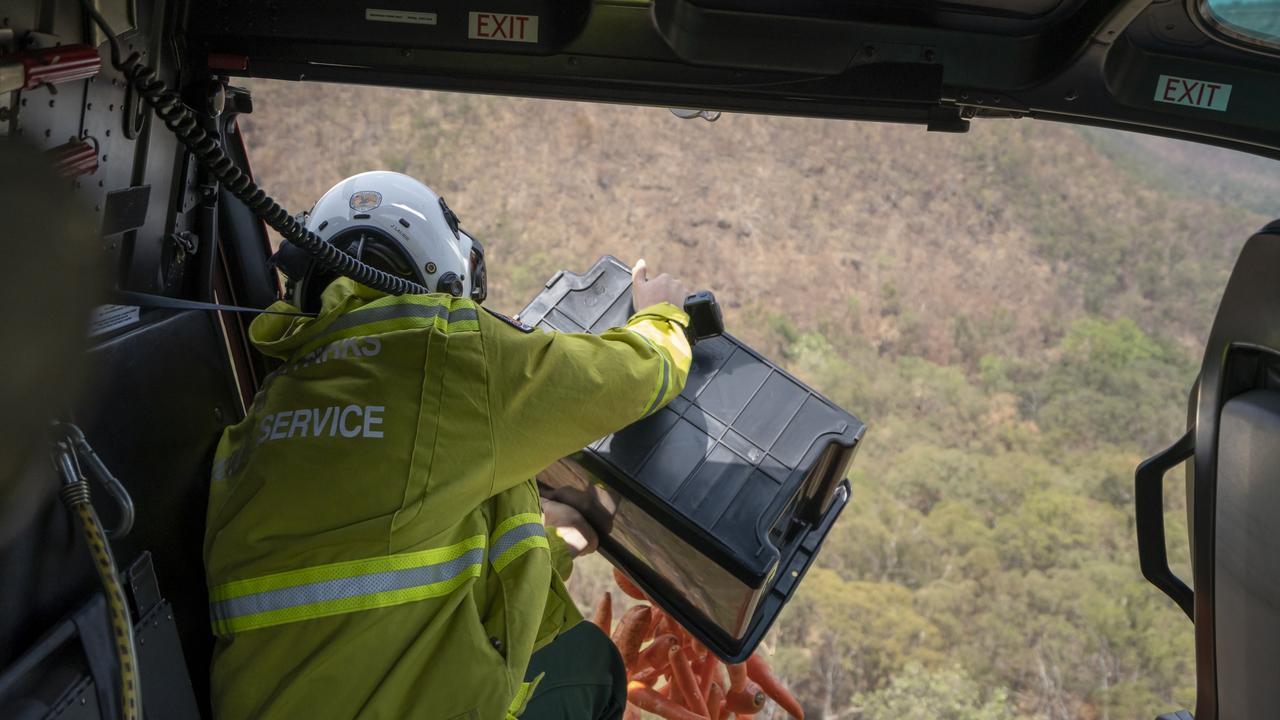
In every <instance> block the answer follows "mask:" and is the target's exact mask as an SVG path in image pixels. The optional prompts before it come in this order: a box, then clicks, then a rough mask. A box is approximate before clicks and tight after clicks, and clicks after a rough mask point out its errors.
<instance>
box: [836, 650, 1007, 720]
mask: <svg viewBox="0 0 1280 720" xmlns="http://www.w3.org/2000/svg"><path fill="white" fill-rule="evenodd" d="M1008 698H1009V693H1008V691H1007V690H1005V689H1004V688H986V689H984V688H982V687H980V686H979V685H978V683H976V682H974V681H973V679H972V678H970V677H968V676H967V675H965V674H964V673H963V672H962V671H961V670H959V669H958V668H955V669H946V670H927V669H925V668H924V667H922V666H921V665H919V664H915V663H912V664H910V665H907V666H906V667H905V668H903V670H902V671H901V672H900V673H898V674H897V675H895V676H894V678H893V681H892V682H890V683H889V685H888V686H887V687H884V688H881V689H880V690H876V691H875V692H870V693H863V694H860V695H858V696H857V697H856V698H854V705H855V706H856V707H857V708H858V711H859V712H858V714H857V715H856V717H857V718H858V720H1014V718H1015V715H1014V712H1013V710H1012V709H1011V708H1010V707H1009V700H1008Z"/></svg>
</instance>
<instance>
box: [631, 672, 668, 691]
mask: <svg viewBox="0 0 1280 720" xmlns="http://www.w3.org/2000/svg"><path fill="white" fill-rule="evenodd" d="M660 677H662V675H661V674H660V673H659V672H658V671H657V670H656V669H655V668H645V669H644V670H641V671H640V672H637V673H636V674H634V675H632V676H631V678H630V679H631V680H634V681H635V682H638V683H644V684H645V685H648V686H649V687H653V684H654V683H655V682H657V681H658V678H660Z"/></svg>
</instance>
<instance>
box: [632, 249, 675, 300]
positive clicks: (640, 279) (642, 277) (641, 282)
mask: <svg viewBox="0 0 1280 720" xmlns="http://www.w3.org/2000/svg"><path fill="white" fill-rule="evenodd" d="M687 297H689V289H688V288H686V287H685V286H684V283H682V282H680V281H679V280H677V279H675V278H673V277H671V276H670V275H668V274H667V273H662V274H661V275H659V276H658V277H656V278H653V279H652V280H650V279H649V268H648V266H647V265H645V262H644V259H643V258H641V259H640V260H638V261H636V266H635V267H634V268H632V269H631V304H632V305H633V306H634V307H635V309H636V310H642V309H644V308H647V307H649V306H650V305H657V304H658V303H660V302H669V303H671V304H672V305H675V306H676V307H678V308H683V307H684V299H685V298H687Z"/></svg>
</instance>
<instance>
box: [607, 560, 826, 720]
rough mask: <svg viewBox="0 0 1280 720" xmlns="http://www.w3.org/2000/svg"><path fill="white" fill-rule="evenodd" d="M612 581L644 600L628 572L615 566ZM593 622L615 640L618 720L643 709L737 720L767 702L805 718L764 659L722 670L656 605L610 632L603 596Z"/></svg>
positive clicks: (636, 611)
mask: <svg viewBox="0 0 1280 720" xmlns="http://www.w3.org/2000/svg"><path fill="white" fill-rule="evenodd" d="M613 577H614V580H616V581H617V583H618V587H619V588H620V589H621V590H622V591H623V592H624V593H626V594H627V595H630V596H631V597H633V598H635V599H637V600H647V599H648V598H646V597H645V594H644V592H643V591H641V590H640V588H639V587H637V586H636V585H635V583H633V582H631V580H630V579H629V578H627V576H626V575H623V574H622V573H621V572H619V571H618V570H616V569H615V570H614V571H613ZM592 622H594V623H595V624H596V625H597V626H598V627H599V628H600V629H601V630H603V631H604V632H605V634H606V635H609V636H610V637H611V638H613V643H614V644H615V645H617V646H618V652H620V653H621V654H622V661H623V663H624V664H625V665H626V667H627V711H626V714H625V715H623V719H624V720H639V718H640V711H641V710H644V711H645V712H650V713H653V714H654V715H657V716H658V717H660V718H664V719H665V720H728V719H729V718H731V717H732V718H735V720H736V718H741V717H746V716H750V715H755V714H756V713H758V712H760V710H761V709H762V708H763V707H764V704H765V702H766V699H767V698H772V699H773V701H774V702H776V703H778V706H779V707H781V708H782V709H783V710H785V711H786V712H787V713H788V714H790V715H791V716H792V717H795V718H800V720H803V718H804V709H803V708H802V707H800V703H799V702H797V701H796V699H795V697H794V696H793V695H792V694H791V692H790V691H788V690H787V688H786V687H784V686H783V685H782V683H781V682H779V680H778V679H777V678H776V677H775V676H774V674H773V671H772V670H771V669H770V668H769V665H768V663H766V662H765V660H764V658H762V657H760V656H759V655H758V654H756V655H752V656H751V657H750V658H749V659H748V660H747V661H746V662H744V663H739V664H734V665H725V664H724V663H722V662H721V661H720V659H719V658H717V657H716V656H715V654H714V653H712V652H710V651H709V650H707V648H706V647H705V646H703V644H702V643H700V642H698V641H697V640H695V639H694V638H693V637H692V636H691V635H690V634H689V633H688V631H686V630H685V629H684V628H683V627H681V626H680V624H679V623H677V622H676V621H675V620H673V619H672V618H671V617H670V616H668V615H667V614H666V613H664V612H662V611H661V610H659V609H658V608H657V607H656V606H654V605H636V606H635V607H633V608H631V609H630V610H628V611H627V612H626V613H624V614H623V616H622V617H621V618H620V619H619V620H618V623H617V626H616V627H614V626H613V596H612V595H611V594H610V593H607V592H606V593H605V594H604V596H603V597H601V598H600V602H599V604H597V605H596V608H595V614H594V617H593V618H592ZM726 673H727V674H728V681H727V682H726V680H725V675H726Z"/></svg>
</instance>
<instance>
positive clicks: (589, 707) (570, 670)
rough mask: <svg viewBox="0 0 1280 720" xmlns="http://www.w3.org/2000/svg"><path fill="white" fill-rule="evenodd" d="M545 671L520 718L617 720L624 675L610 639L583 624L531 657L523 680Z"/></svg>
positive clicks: (621, 706)
mask: <svg viewBox="0 0 1280 720" xmlns="http://www.w3.org/2000/svg"><path fill="white" fill-rule="evenodd" d="M538 673H546V675H544V676H543V678H542V682H540V683H538V687H537V689H536V690H534V692H533V697H532V698H530V700H529V704H528V705H526V706H525V710H524V713H522V714H521V715H520V720H618V718H621V717H622V712H623V711H624V710H625V709H626V707H627V672H626V668H624V667H623V665H622V656H621V655H619V654H618V648H617V647H615V646H614V644H613V641H612V640H610V639H609V636H607V635H605V634H604V632H602V631H601V630H600V628H598V627H596V626H595V624H593V623H591V622H589V621H584V622H580V623H578V624H577V625H574V626H573V627H572V628H569V630H568V631H567V632H565V633H564V634H563V635H561V636H560V637H558V638H556V639H555V640H553V641H551V644H549V645H547V646H546V647H544V648H542V649H541V650H539V651H538V652H536V653H534V654H533V657H532V658H531V659H530V660H529V672H528V673H527V674H526V675H525V681H526V682H528V681H531V680H532V679H533V678H535V677H537V676H538Z"/></svg>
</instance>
